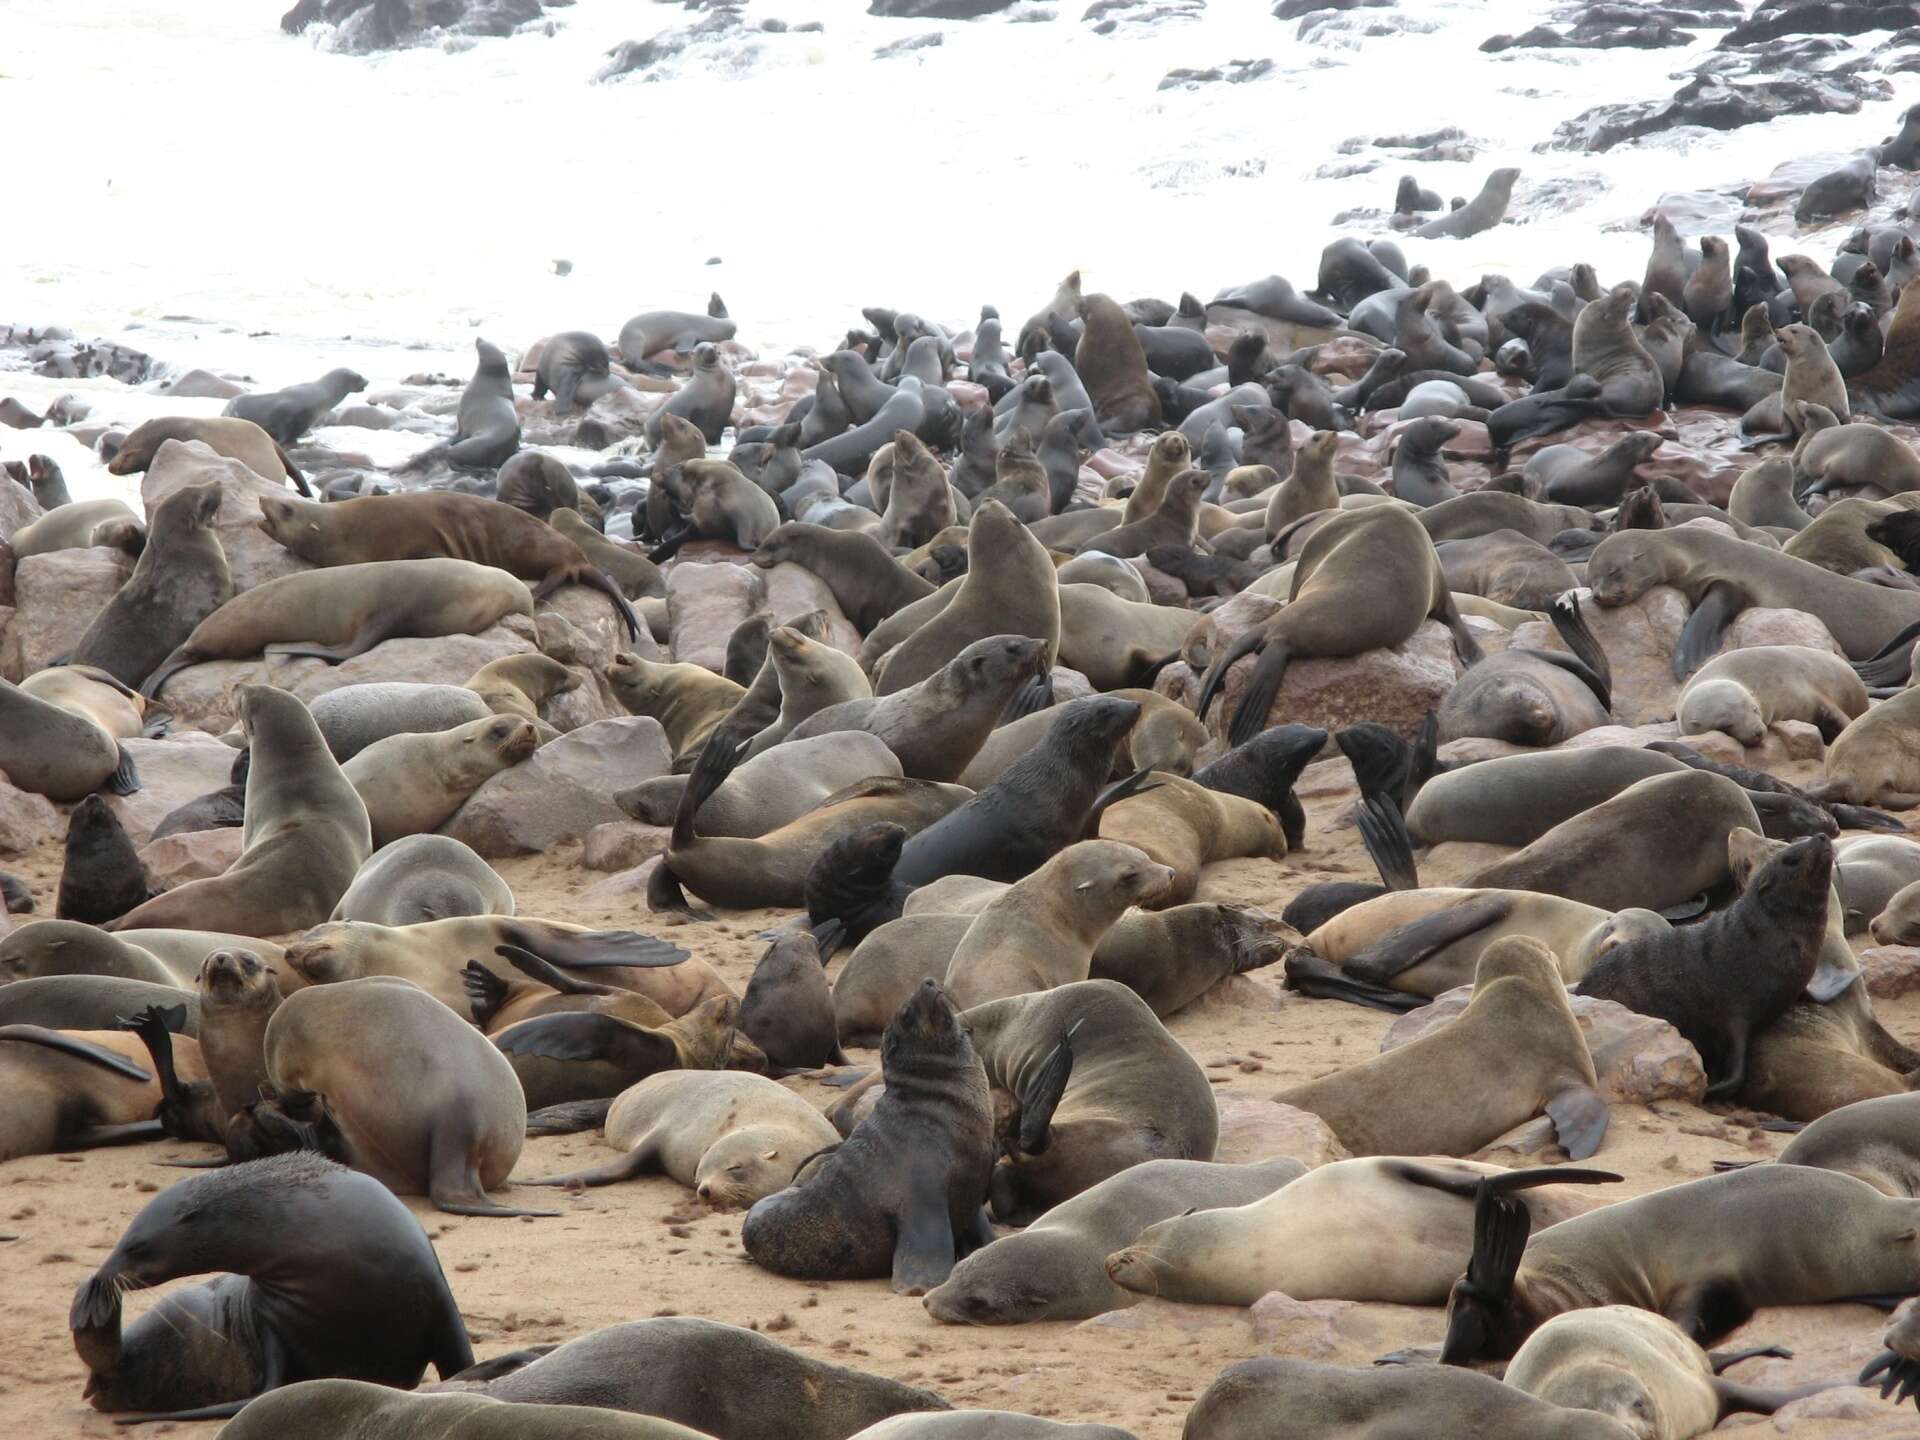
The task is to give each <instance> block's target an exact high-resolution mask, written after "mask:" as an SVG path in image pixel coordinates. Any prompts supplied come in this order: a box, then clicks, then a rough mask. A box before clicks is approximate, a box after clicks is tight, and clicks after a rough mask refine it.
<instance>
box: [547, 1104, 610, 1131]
mask: <svg viewBox="0 0 1920 1440" xmlns="http://www.w3.org/2000/svg"><path fill="white" fill-rule="evenodd" d="M612 1109H613V1101H612V1100H611V1099H607V1100H568V1101H565V1102H564V1103H562V1104H559V1105H547V1106H543V1107H542V1108H540V1109H538V1110H535V1111H534V1112H533V1113H532V1114H530V1115H528V1116H527V1135H528V1136H529V1137H532V1136H535V1135H578V1134H579V1133H580V1132H581V1131H582V1130H598V1129H599V1128H600V1127H601V1126H603V1125H605V1124H606V1123H607V1112H608V1111H610V1110H612Z"/></svg>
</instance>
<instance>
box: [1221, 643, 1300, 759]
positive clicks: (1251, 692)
mask: <svg viewBox="0 0 1920 1440" xmlns="http://www.w3.org/2000/svg"><path fill="white" fill-rule="evenodd" d="M1292 659H1293V652H1292V651H1290V650H1288V649H1287V647H1286V646H1284V645H1277V644H1269V645H1268V646H1267V647H1266V649H1264V650H1262V651H1261V652H1260V659H1259V660H1258V661H1257V662H1255V664H1254V667H1253V674H1252V675H1250V676H1248V677H1247V688H1246V689H1245V690H1243V691H1242V692H1241V693H1240V708H1239V709H1237V710H1235V711H1234V712H1233V724H1232V725H1231V726H1230V727H1229V728H1228V730H1227V738H1228V740H1230V741H1231V742H1232V743H1233V744H1235V745H1244V744H1246V743H1247V741H1249V740H1251V739H1253V737H1254V736H1256V735H1258V734H1259V733H1260V732H1261V731H1262V730H1264V729H1266V728H1267V717H1268V715H1270V714H1271V713H1272V711H1273V702H1274V701H1275V700H1276V699H1277V698H1278V697H1279V694H1280V684H1281V682H1282V681H1283V680H1285V679H1286V678H1287V664H1288V662H1289V661H1291V660H1292Z"/></svg>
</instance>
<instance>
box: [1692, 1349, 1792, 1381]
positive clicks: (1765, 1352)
mask: <svg viewBox="0 0 1920 1440" xmlns="http://www.w3.org/2000/svg"><path fill="white" fill-rule="evenodd" d="M1762 1359H1765V1360H1791V1359H1793V1351H1791V1350H1789V1349H1787V1347H1786V1346H1784V1345H1755V1346H1754V1347H1753V1348H1752V1349H1750V1350H1711V1351H1709V1352H1708V1353H1707V1363H1708V1364H1709V1365H1711V1366H1713V1373H1714V1374H1716V1375H1724V1374H1726V1372H1727V1371H1729V1370H1731V1369H1732V1368H1733V1367H1734V1366H1735V1365H1738V1364H1740V1363H1741V1362H1742V1361H1743V1360H1762Z"/></svg>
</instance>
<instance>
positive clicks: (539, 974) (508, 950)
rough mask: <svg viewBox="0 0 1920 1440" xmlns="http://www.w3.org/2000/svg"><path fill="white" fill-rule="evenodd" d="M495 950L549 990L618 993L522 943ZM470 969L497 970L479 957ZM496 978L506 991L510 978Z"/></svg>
mask: <svg viewBox="0 0 1920 1440" xmlns="http://www.w3.org/2000/svg"><path fill="white" fill-rule="evenodd" d="M674 948H675V949H676V950H677V949H679V947H678V946H675V947H674ZM493 953H494V954H496V955H498V956H499V957H500V958H501V959H502V960H505V961H506V962H507V963H508V964H509V965H511V966H513V968H514V969H516V970H518V971H519V972H520V973H521V974H522V975H524V976H526V977H527V978H528V979H529V980H532V981H535V982H536V983H538V984H541V985H544V986H546V987H547V988H548V989H549V990H557V991H559V992H560V993H561V994H562V995H612V994H614V993H615V991H614V988H613V986H611V985H596V984H594V983H593V982H592V981H591V980H576V979H575V978H574V977H573V976H571V975H569V974H567V973H566V972H565V971H564V970H560V969H558V968H556V967H555V966H552V965H549V964H548V963H547V962H546V961H545V960H542V959H541V958H540V957H539V956H538V955H536V954H534V953H533V951H531V950H528V949H526V948H525V947H523V946H520V945H496V946H494V947H493ZM680 953H681V954H683V955H684V954H685V953H686V952H685V951H681V952H680ZM467 969H468V971H474V970H478V971H480V972H481V973H483V974H485V975H489V976H493V972H492V971H491V970H488V969H487V967H486V966H484V965H482V964H481V963H480V962H479V961H478V960H469V961H468V962H467ZM493 978H494V979H495V981H496V982H497V983H498V984H500V986H501V989H502V991H503V992H504V991H505V988H506V982H505V981H501V980H499V977H497V976H494V977H493ZM475 1009H476V1010H477V1009H478V1007H477V1006H476V1007H475Z"/></svg>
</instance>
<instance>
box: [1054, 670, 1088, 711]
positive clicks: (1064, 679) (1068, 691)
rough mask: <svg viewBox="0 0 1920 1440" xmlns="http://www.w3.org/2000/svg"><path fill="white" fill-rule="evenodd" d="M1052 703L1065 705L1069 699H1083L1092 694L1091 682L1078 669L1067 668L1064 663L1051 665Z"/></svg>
mask: <svg viewBox="0 0 1920 1440" xmlns="http://www.w3.org/2000/svg"><path fill="white" fill-rule="evenodd" d="M1052 676H1053V703H1054V704H1056V705H1065V704H1066V703H1067V702H1068V701H1069V700H1084V699H1086V698H1087V696H1089V695H1092V694H1094V693H1095V692H1094V688H1093V682H1092V681H1091V680H1089V679H1087V677H1086V676H1084V675H1082V674H1081V673H1080V672H1079V671H1078V670H1069V669H1068V668H1067V667H1066V666H1064V665H1056V666H1054V667H1053V672H1052Z"/></svg>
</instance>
